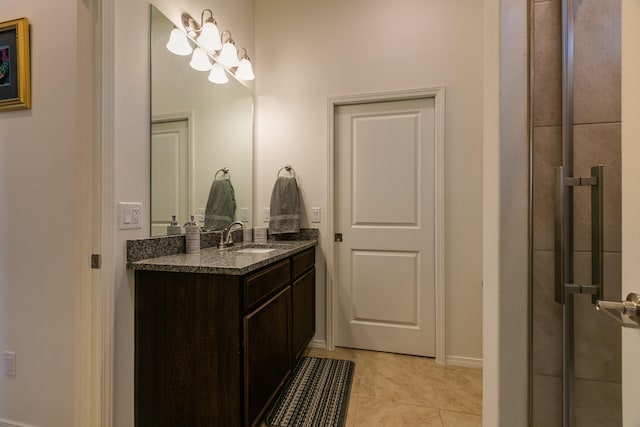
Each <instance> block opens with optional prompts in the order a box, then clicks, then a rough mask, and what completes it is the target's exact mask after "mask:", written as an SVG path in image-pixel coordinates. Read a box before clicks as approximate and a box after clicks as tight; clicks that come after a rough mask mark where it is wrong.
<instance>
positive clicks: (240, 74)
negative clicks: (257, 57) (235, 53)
mask: <svg viewBox="0 0 640 427" xmlns="http://www.w3.org/2000/svg"><path fill="white" fill-rule="evenodd" d="M236 77H237V78H239V79H240V80H253V79H255V78H256V76H255V74H253V67H252V66H251V62H250V61H249V58H247V57H246V56H245V57H244V58H242V59H241V60H240V65H238V69H237V70H236Z"/></svg>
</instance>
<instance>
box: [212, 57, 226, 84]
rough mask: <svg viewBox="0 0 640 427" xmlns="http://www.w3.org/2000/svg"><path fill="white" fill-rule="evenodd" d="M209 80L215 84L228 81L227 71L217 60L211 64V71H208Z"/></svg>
mask: <svg viewBox="0 0 640 427" xmlns="http://www.w3.org/2000/svg"><path fill="white" fill-rule="evenodd" d="M209 81H210V82H212V83H216V84H225V83H227V82H228V81H229V77H227V73H226V72H225V71H224V68H222V65H220V64H218V63H217V62H216V63H215V64H213V67H211V72H210V73H209Z"/></svg>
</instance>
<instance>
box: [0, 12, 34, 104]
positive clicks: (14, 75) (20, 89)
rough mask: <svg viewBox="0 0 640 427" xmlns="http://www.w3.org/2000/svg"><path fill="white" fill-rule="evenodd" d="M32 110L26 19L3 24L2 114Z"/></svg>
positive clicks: (0, 38) (0, 39) (0, 28)
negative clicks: (25, 109)
mask: <svg viewBox="0 0 640 427" xmlns="http://www.w3.org/2000/svg"><path fill="white" fill-rule="evenodd" d="M23 108H31V60H30V53H29V21H28V20H27V18H20V19H15V20H13V21H7V22H1V23H0V111H7V110H19V109H23Z"/></svg>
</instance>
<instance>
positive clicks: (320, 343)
mask: <svg viewBox="0 0 640 427" xmlns="http://www.w3.org/2000/svg"><path fill="white" fill-rule="evenodd" d="M309 347H312V348H327V341H326V340H311V342H310V343H309ZM0 427H2V426H0Z"/></svg>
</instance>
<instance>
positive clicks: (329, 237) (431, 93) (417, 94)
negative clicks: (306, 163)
mask: <svg viewBox="0 0 640 427" xmlns="http://www.w3.org/2000/svg"><path fill="white" fill-rule="evenodd" d="M423 98H428V99H433V100H434V103H435V165H436V167H435V203H436V206H435V222H436V224H435V245H436V247H435V257H436V259H435V308H436V362H438V363H442V364H444V363H445V361H446V354H445V331H446V329H445V216H444V214H445V193H444V177H445V174H444V167H445V146H444V142H445V139H444V138H445V135H444V130H445V88H444V86H437V87H431V88H425V89H416V90H406V91H394V92H378V93H368V94H361V95H346V96H332V97H329V98H328V99H327V121H328V132H327V134H328V138H329V142H328V144H327V145H328V150H329V152H328V157H327V159H328V161H327V169H328V170H327V178H328V182H327V213H328V217H329V218H328V231H327V233H326V234H325V235H324V236H320V242H321V244H322V247H324V248H325V251H326V254H327V255H326V263H327V265H326V268H327V270H326V271H327V279H326V298H327V304H326V317H325V319H326V323H327V324H326V330H327V348H329V349H333V348H335V323H336V322H335V320H336V319H335V313H336V310H335V306H336V292H335V288H336V279H337V277H338V273H337V271H336V265H337V263H336V258H335V257H336V256H337V252H338V251H336V250H335V248H334V242H333V236H334V233H335V218H336V212H335V206H336V201H335V197H336V192H335V153H336V147H335V144H336V138H335V114H336V108H337V107H339V106H344V105H355V104H366V103H372V102H384V101H405V100H410V99H423Z"/></svg>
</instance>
